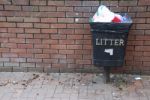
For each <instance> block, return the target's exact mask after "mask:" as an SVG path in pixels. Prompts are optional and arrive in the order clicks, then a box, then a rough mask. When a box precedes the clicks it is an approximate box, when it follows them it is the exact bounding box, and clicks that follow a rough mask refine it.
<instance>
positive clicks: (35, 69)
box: [27, 67, 44, 72]
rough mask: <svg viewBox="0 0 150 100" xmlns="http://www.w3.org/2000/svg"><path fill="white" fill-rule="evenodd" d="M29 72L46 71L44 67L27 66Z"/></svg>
mask: <svg viewBox="0 0 150 100" xmlns="http://www.w3.org/2000/svg"><path fill="white" fill-rule="evenodd" d="M27 69H28V71H29V72H43V71H44V68H43V67H35V68H33V67H28V68H27Z"/></svg>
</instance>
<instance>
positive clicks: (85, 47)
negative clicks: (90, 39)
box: [83, 45, 92, 50]
mask: <svg viewBox="0 0 150 100" xmlns="http://www.w3.org/2000/svg"><path fill="white" fill-rule="evenodd" d="M83 49H89V50H91V49H92V45H83Z"/></svg>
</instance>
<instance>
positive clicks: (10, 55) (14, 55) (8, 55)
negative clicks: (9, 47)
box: [2, 53, 18, 58]
mask: <svg viewBox="0 0 150 100" xmlns="http://www.w3.org/2000/svg"><path fill="white" fill-rule="evenodd" d="M2 57H4V58H5V57H6V58H8V57H18V55H17V54H16V53H2Z"/></svg>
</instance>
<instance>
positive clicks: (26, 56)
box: [19, 53, 34, 58]
mask: <svg viewBox="0 0 150 100" xmlns="http://www.w3.org/2000/svg"><path fill="white" fill-rule="evenodd" d="M19 57H20V58H33V57H34V55H33V54H26V53H20V54H19Z"/></svg>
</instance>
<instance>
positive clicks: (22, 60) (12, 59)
mask: <svg viewBox="0 0 150 100" xmlns="http://www.w3.org/2000/svg"><path fill="white" fill-rule="evenodd" d="M10 61H11V62H26V58H11V59H10Z"/></svg>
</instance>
